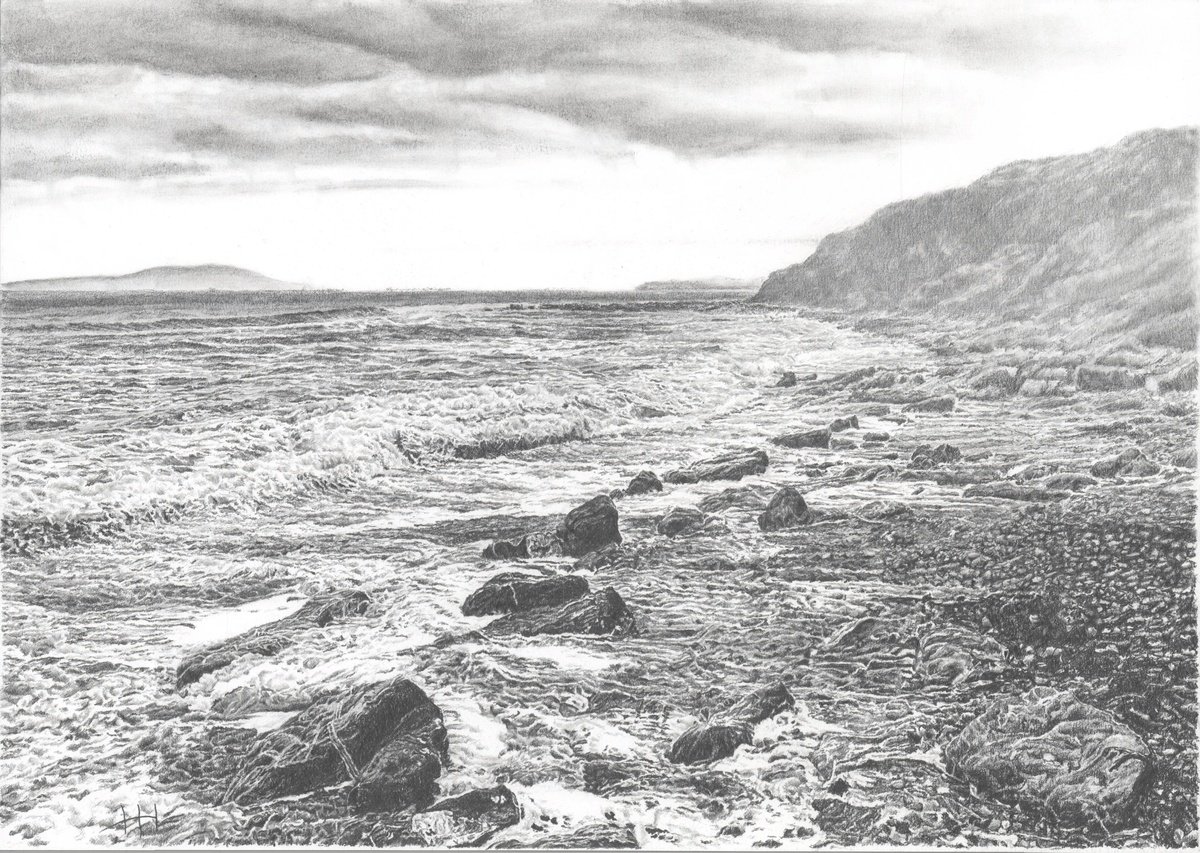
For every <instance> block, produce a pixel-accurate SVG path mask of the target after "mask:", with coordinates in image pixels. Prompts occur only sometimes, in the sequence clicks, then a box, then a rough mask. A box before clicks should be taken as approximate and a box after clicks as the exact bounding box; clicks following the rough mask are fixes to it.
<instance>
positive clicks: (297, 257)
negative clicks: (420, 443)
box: [0, 0, 1200, 288]
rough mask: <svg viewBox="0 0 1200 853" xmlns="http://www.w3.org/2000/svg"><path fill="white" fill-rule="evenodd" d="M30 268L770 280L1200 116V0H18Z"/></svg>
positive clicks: (18, 186) (12, 124)
mask: <svg viewBox="0 0 1200 853" xmlns="http://www.w3.org/2000/svg"><path fill="white" fill-rule="evenodd" d="M0 8H2V9H3V15H4V20H3V30H2V32H3V45H2V50H3V80H2V86H3V89H2V92H3V97H2V114H3V128H2V129H3V134H2V136H0V154H2V167H3V189H2V192H0V232H2V235H3V236H2V238H0V240H2V242H0V279H3V280H5V281H11V280H16V279H22V278H31V277H50V276H60V275H85V274H114V273H124V272H129V271H132V270H136V269H140V268H143V267H148V266H153V265H158V264H192V263H209V262H213V263H228V264H235V265H239V266H245V267H249V268H251V269H255V270H258V271H260V272H263V273H266V274H268V275H272V276H275V277H277V278H282V279H288V280H295V281H302V282H307V283H311V284H316V285H321V286H330V287H347V288H367V287H370V288H380V287H459V288H495V287H583V288H615V287H629V286H632V285H634V284H637V283H638V282H641V281H644V280H648V279H660V278H686V277H703V276H713V275H726V276H737V277H753V276H761V275H764V274H765V273H767V272H769V271H770V270H772V269H774V268H776V267H779V266H782V265H784V264H787V263H791V262H794V261H798V260H801V259H803V257H804V256H805V255H806V254H807V253H808V252H809V251H811V249H812V246H813V245H814V243H815V242H816V241H817V240H818V239H820V237H821V236H822V235H823V234H825V233H827V232H828V231H830V230H836V229H839V228H843V227H846V226H849V225H853V224H855V223H856V222H858V221H860V220H861V219H862V218H863V217H864V216H866V215H867V214H869V213H870V212H871V211H872V210H874V209H875V208H876V207H878V206H880V205H881V204H884V203H886V202H888V201H892V200H895V199H898V198H903V197H906V196H910V195H914V194H919V193H923V192H929V191H932V190H936V189H941V188H944V187H948V186H953V185H956V184H961V183H964V182H967V181H970V180H972V179H973V178H975V177H978V176H979V175H980V174H982V173H983V172H985V171H987V170H988V169H990V168H992V167H994V166H997V165H1000V164H1002V163H1004V162H1007V161H1010V160H1013V159H1019V158H1026V157H1036V156H1045V155H1051V154H1059V153H1067V152H1074V151H1082V150H1087V149H1089V148H1093V147H1096V146H1099V145H1106V144H1111V143H1113V142H1116V141H1117V140H1119V139H1120V138H1121V137H1122V136H1124V135H1126V134H1128V133H1131V132H1134V131H1137V130H1141V129H1144V128H1148V127H1155V126H1176V125H1181V124H1194V123H1198V122H1200V97H1198V93H1197V91H1196V88H1195V81H1196V80H1197V79H1200V60H1198V59H1197V57H1198V56H1200V49H1198V48H1200V3H1198V2H1195V0H1178V2H1168V0H1136V2H1129V3H1125V2H1105V0H1079V2H1075V0H1072V2H1055V0H1032V1H1031V2H1020V0H1004V2H999V0H997V2H984V0H969V2H934V1H933V0H929V2H925V0H846V2H832V0H809V1H808V2H790V3H773V2H732V0H717V2H610V3H594V2H589V0H580V2H557V3H556V2H545V0H543V2H488V3H481V2H472V3H460V2H423V3H409V2H382V0H191V2H184V0H178V1H177V2H173V0H153V2H130V1H129V0H45V2H37V0H33V2H31V0H3V5H2V7H0Z"/></svg>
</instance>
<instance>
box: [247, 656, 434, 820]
mask: <svg viewBox="0 0 1200 853" xmlns="http://www.w3.org/2000/svg"><path fill="white" fill-rule="evenodd" d="M448 748H449V741H448V739H447V735H446V727H445V725H444V724H443V722H442V712H441V710H440V709H439V708H438V707H437V705H435V704H434V703H433V701H432V700H430V698H429V697H428V696H426V695H425V693H424V691H422V690H421V688H419V687H417V686H416V685H415V684H413V683H412V682H411V681H409V680H408V679H405V678H401V677H397V678H393V679H391V680H389V681H383V682H378V683H375V684H367V685H362V686H359V687H355V688H352V689H350V690H348V691H346V692H344V693H342V694H340V695H332V696H327V697H324V698H322V699H318V700H317V701H316V702H314V703H313V704H312V705H310V706H309V707H308V708H306V709H305V710H303V711H301V712H300V713H299V714H297V715H296V716H295V717H293V718H292V719H290V720H288V721H287V722H286V723H284V724H283V725H282V726H280V727H279V728H278V729H276V730H274V731H271V732H268V733H266V734H264V735H262V736H260V737H259V738H258V740H257V741H256V742H255V743H254V745H253V746H252V747H251V749H250V753H249V755H248V756H247V758H246V761H245V763H244V765H243V766H242V768H241V770H240V771H239V772H238V774H237V776H236V777H235V778H234V780H233V782H232V783H231V784H230V786H229V789H228V793H227V794H226V800H228V801H231V802H235V803H241V804H246V803H253V802H260V801H263V800H272V799H277V798H279V797H286V796H292V795H295V794H304V793H308V792H310V791H316V790H319V789H321V788H325V787H329V786H332V785H340V784H342V783H344V782H347V781H353V782H354V785H353V787H352V789H351V798H350V799H351V802H352V803H353V804H354V805H355V806H356V807H357V808H359V809H361V810H364V811H383V810H386V811H392V810H396V809H402V808H408V807H414V806H416V807H420V806H424V805H426V804H427V803H428V802H430V801H431V800H432V799H433V798H434V796H435V795H436V793H437V779H438V776H439V775H440V774H441V769H442V767H443V766H444V765H445V762H446V760H447V756H448Z"/></svg>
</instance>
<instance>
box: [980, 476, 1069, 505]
mask: <svg viewBox="0 0 1200 853" xmlns="http://www.w3.org/2000/svg"><path fill="white" fill-rule="evenodd" d="M963 497H964V498H1001V499H1003V500H1008V501H1060V500H1062V499H1063V498H1065V497H1068V493H1067V492H1060V491H1055V490H1053V489H1046V488H1043V487H1042V486H1033V485H1029V484H1027V483H1012V482H1009V481H1008V480H999V481H997V482H994V483H978V484H976V485H974V486H967V488H966V489H964V490H963Z"/></svg>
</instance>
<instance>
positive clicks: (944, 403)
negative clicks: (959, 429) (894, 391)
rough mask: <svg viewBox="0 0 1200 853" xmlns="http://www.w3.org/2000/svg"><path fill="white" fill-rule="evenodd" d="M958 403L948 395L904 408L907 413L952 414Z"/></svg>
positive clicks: (919, 401) (917, 402)
mask: <svg viewBox="0 0 1200 853" xmlns="http://www.w3.org/2000/svg"><path fill="white" fill-rule="evenodd" d="M956 403H957V400H955V399H954V398H953V397H951V396H949V395H946V396H944V397H926V398H924V399H922V400H917V401H916V402H915V403H909V404H908V405H907V406H905V407H904V411H906V412H952V411H954V406H955V404H956Z"/></svg>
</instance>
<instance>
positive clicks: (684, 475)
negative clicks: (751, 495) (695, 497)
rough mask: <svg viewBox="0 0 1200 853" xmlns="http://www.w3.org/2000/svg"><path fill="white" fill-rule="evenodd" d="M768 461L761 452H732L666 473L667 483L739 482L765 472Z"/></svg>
mask: <svg viewBox="0 0 1200 853" xmlns="http://www.w3.org/2000/svg"><path fill="white" fill-rule="evenodd" d="M769 462H770V460H769V459H768V458H767V454H766V453H765V452H764V451H762V450H734V451H731V452H729V453H723V454H721V455H720V456H714V457H711V458H709V459H702V460H700V461H699V462H693V463H692V464H691V465H689V466H688V467H686V468H680V469H678V470H675V471H670V472H668V473H667V475H666V476H665V477H663V480H665V481H666V482H668V483H699V482H701V481H705V480H740V479H742V477H748V476H750V475H751V474H761V473H762V472H764V471H766V470H767V465H768V463H769Z"/></svg>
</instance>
